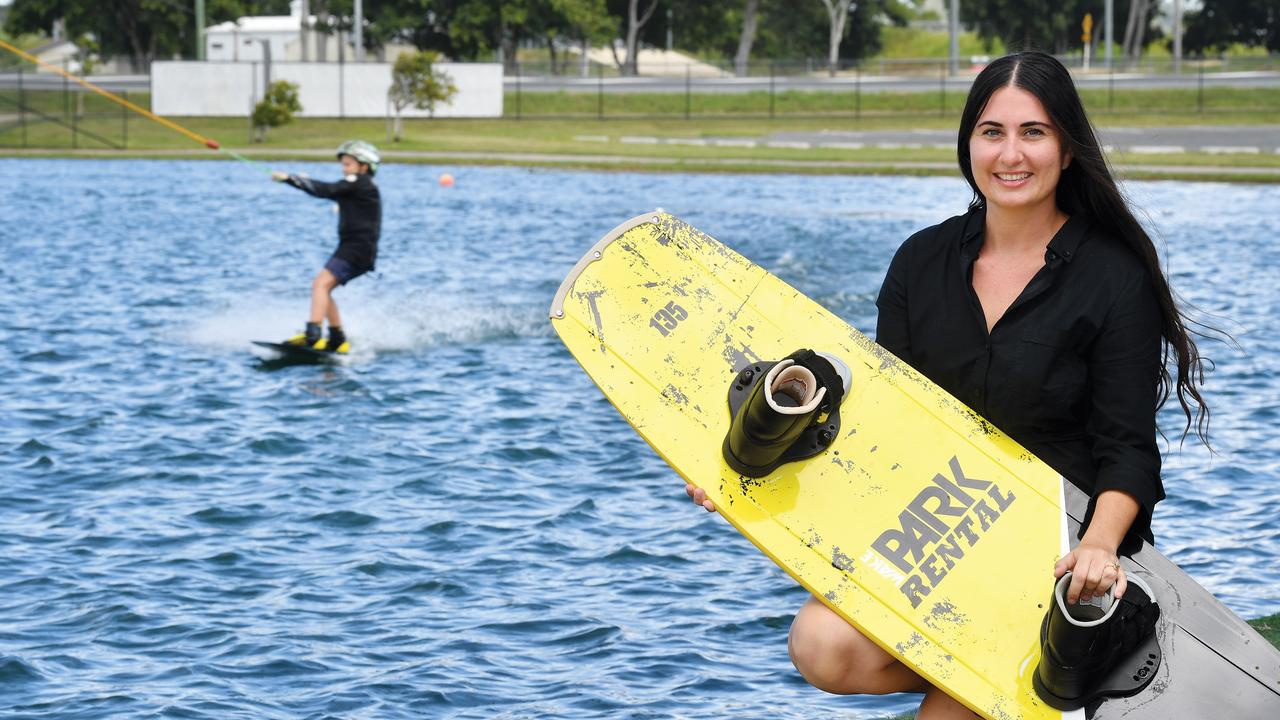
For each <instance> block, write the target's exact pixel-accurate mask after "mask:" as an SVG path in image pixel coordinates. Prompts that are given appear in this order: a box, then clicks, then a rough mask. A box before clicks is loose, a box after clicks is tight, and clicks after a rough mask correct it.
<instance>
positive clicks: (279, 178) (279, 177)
mask: <svg viewBox="0 0 1280 720" xmlns="http://www.w3.org/2000/svg"><path fill="white" fill-rule="evenodd" d="M271 179H272V180H275V181H276V182H284V181H285V180H288V179H289V173H282V172H280V171H279V170H276V171H274V172H272V173H271Z"/></svg>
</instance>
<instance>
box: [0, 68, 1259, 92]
mask: <svg viewBox="0 0 1280 720" xmlns="http://www.w3.org/2000/svg"><path fill="white" fill-rule="evenodd" d="M1075 79H1076V85H1077V86H1079V87H1081V88H1101V89H1105V88H1107V87H1112V88H1114V89H1115V90H1121V91H1122V90H1126V89H1139V88H1141V89H1154V88H1196V87H1199V85H1200V83H1201V76H1200V75H1199V73H1196V72H1194V71H1187V72H1185V73H1183V74H1182V75H1164V74H1159V75H1152V74H1133V73H1116V74H1114V75H1105V74H1087V75H1084V74H1076V75H1075ZM89 80H90V82H92V83H94V84H95V85H98V86H99V87H102V88H103V89H105V90H110V91H112V92H120V91H123V90H127V91H137V90H150V89H151V76H149V75H116V76H111V75H91V76H90V77H89ZM972 81H973V78H972V77H971V76H969V75H960V76H956V77H951V78H947V77H943V76H942V75H940V74H938V75H927V74H925V75H861V76H849V75H842V76H839V77H834V78H831V77H826V76H824V75H821V74H812V75H779V76H778V77H775V78H773V79H772V80H771V79H770V78H768V77H749V78H736V77H722V78H721V77H701V78H699V77H694V78H688V80H687V82H688V85H687V86H686V79H685V78H670V77H635V78H628V77H604V78H596V77H586V78H584V77H580V76H574V77H570V76H565V75H557V76H538V77H517V76H512V75H509V76H507V77H506V78H504V82H505V85H506V89H507V90H508V91H515V90H517V89H519V91H520V92H530V93H535V92H559V91H565V92H575V93H588V92H590V93H595V92H601V91H603V92H606V93H637V92H644V93H683V92H685V91H686V89H688V90H689V91H690V92H696V93H746V92H759V91H768V90H769V89H770V88H771V87H772V88H773V90H774V91H775V92H782V91H786V90H803V91H828V92H854V91H855V90H856V91H859V92H937V91H938V90H940V89H942V88H943V87H945V88H946V89H947V90H949V91H953V92H965V91H967V90H968V89H969V85H970V83H971V82H972ZM21 83H22V87H23V88H25V89H27V90H60V89H62V88H63V87H64V86H68V87H70V88H71V89H73V90H79V89H80V87H79V86H77V85H76V84H75V83H71V82H68V81H66V80H64V79H63V78H62V77H61V76H59V75H53V74H49V73H31V72H25V73H23V74H22V75H21ZM1203 83H1204V87H1208V88H1211V87H1239V88H1256V87H1280V72H1265V71H1259V72H1213V73H1205V74H1204V76H1203ZM18 84H19V75H18V74H17V73H14V72H7V73H0V89H6V90H13V89H16V88H17V87H18Z"/></svg>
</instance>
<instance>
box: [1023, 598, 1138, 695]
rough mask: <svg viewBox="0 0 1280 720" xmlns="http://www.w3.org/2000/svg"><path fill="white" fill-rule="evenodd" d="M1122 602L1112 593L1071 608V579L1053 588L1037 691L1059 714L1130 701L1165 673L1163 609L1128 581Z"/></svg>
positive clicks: (1043, 632)
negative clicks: (1106, 701) (1159, 632)
mask: <svg viewBox="0 0 1280 720" xmlns="http://www.w3.org/2000/svg"><path fill="white" fill-rule="evenodd" d="M1128 580H1129V587H1128V589H1127V590H1126V591H1125V594H1124V597H1123V598H1116V597H1115V596H1114V595H1112V594H1111V591H1110V590H1108V591H1107V592H1106V593H1105V594H1104V595H1101V596H1098V597H1094V598H1092V599H1090V600H1087V601H1082V602H1076V603H1068V602H1067V587H1068V586H1069V585H1070V584H1071V573H1067V574H1066V575H1063V576H1062V578H1061V579H1060V580H1058V582H1057V583H1056V584H1055V585H1054V588H1053V598H1052V600H1051V601H1050V603H1049V610H1048V612H1046V613H1045V616H1044V621H1043V622H1042V623H1041V625H1040V648H1041V652H1040V662H1039V663H1038V664H1037V665H1036V671H1035V674H1034V675H1032V678H1031V679H1032V685H1033V686H1034V687H1035V690H1036V694H1037V695H1039V696H1040V699H1041V700H1044V701H1045V703H1047V704H1048V705H1050V706H1051V707H1054V708H1056V709H1058V710H1075V709H1077V708H1081V707H1084V706H1086V705H1089V704H1091V703H1093V702H1095V701H1097V700H1100V699H1102V698H1104V697H1128V696H1130V695H1135V694H1137V693H1138V692H1140V691H1141V690H1142V689H1143V688H1145V687H1146V686H1147V684H1148V683H1150V682H1151V680H1152V679H1153V678H1154V677H1155V674H1156V670H1157V669H1158V668H1159V667H1160V658H1161V652H1160V645H1159V643H1158V642H1157V641H1156V634H1155V627H1156V621H1157V620H1159V618H1160V607H1159V606H1158V605H1156V602H1155V594H1154V593H1153V592H1152V591H1151V587H1150V586H1149V585H1147V583H1146V582H1144V581H1143V580H1142V579H1141V578H1139V577H1137V576H1135V575H1129V576H1128Z"/></svg>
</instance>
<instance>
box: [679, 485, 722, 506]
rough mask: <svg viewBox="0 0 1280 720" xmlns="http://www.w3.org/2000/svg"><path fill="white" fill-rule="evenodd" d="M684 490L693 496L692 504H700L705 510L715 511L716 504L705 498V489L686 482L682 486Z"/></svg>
mask: <svg viewBox="0 0 1280 720" xmlns="http://www.w3.org/2000/svg"><path fill="white" fill-rule="evenodd" d="M684 491H685V492H686V493H688V495H689V497H691V498H693V502H694V504H696V505H701V506H702V507H703V508H705V509H706V511H707V512H715V511H716V504H715V503H713V502H711V501H710V500H708V499H707V491H706V490H703V489H702V488H700V487H694V486H693V485H691V484H686V485H685V486H684Z"/></svg>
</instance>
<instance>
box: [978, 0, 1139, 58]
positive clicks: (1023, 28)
mask: <svg viewBox="0 0 1280 720" xmlns="http://www.w3.org/2000/svg"><path fill="white" fill-rule="evenodd" d="M1104 7H1105V4H1104V0H965V2H962V3H961V4H960V20H961V22H963V23H965V24H966V25H971V26H973V28H974V29H975V30H976V31H977V34H978V37H979V38H981V39H982V41H983V43H984V44H985V45H986V47H987V49H988V50H990V49H991V48H992V47H993V46H994V44H995V41H996V40H999V41H1001V42H1002V43H1003V44H1004V46H1005V47H1006V48H1008V49H1009V50H1010V51H1018V50H1042V51H1045V52H1052V53H1057V54H1066V53H1068V52H1070V51H1072V50H1073V49H1077V48H1080V47H1081V46H1082V45H1083V40H1082V39H1081V25H1080V24H1081V22H1082V21H1083V20H1084V16H1085V13H1092V14H1093V17H1094V21H1095V22H1094V27H1095V30H1094V36H1095V38H1096V37H1097V36H1099V35H1100V34H1101V32H1102V23H1103V18H1104V16H1103V12H1104ZM1158 9H1159V8H1158V7H1157V2H1155V0H1116V2H1115V7H1114V8H1113V10H1112V13H1113V15H1112V17H1113V21H1114V22H1115V23H1116V26H1115V29H1116V31H1117V32H1116V40H1118V41H1120V42H1121V43H1122V45H1123V48H1124V52H1125V54H1126V55H1128V56H1129V57H1130V58H1133V59H1136V57H1137V56H1138V55H1139V54H1141V52H1142V47H1143V45H1144V44H1145V38H1146V37H1147V36H1148V35H1151V36H1154V35H1155V34H1156V33H1155V32H1154V31H1153V30H1152V28H1151V23H1152V21H1153V20H1154V19H1155V16H1156V13H1157V11H1158ZM1122 22H1123V23H1124V32H1123V33H1120V32H1119V30H1120V23H1122Z"/></svg>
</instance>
